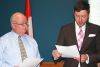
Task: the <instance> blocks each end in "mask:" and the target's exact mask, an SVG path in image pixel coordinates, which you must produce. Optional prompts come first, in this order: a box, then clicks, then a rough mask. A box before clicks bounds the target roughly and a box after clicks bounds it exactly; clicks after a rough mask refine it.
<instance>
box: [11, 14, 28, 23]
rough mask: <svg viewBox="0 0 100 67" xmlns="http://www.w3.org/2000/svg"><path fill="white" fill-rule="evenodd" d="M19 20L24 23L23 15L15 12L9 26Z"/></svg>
mask: <svg viewBox="0 0 100 67" xmlns="http://www.w3.org/2000/svg"><path fill="white" fill-rule="evenodd" d="M19 19H22V20H24V21H25V22H26V17H25V16H24V14H22V13H21V12H16V13H14V14H13V15H12V16H11V19H10V21H11V24H12V23H15V22H16V21H18V20H19Z"/></svg>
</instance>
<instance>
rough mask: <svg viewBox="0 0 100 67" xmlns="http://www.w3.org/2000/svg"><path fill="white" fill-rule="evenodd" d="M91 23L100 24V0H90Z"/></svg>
mask: <svg viewBox="0 0 100 67" xmlns="http://www.w3.org/2000/svg"><path fill="white" fill-rule="evenodd" d="M89 4H90V19H89V21H90V22H91V23H94V24H97V25H100V0H89Z"/></svg>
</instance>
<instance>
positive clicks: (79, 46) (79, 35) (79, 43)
mask: <svg viewBox="0 0 100 67" xmlns="http://www.w3.org/2000/svg"><path fill="white" fill-rule="evenodd" d="M83 38H84V34H83V31H82V29H81V28H80V31H79V33H78V37H77V41H78V48H79V50H80V49H81V46H82V43H83Z"/></svg>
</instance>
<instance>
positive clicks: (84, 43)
mask: <svg viewBox="0 0 100 67" xmlns="http://www.w3.org/2000/svg"><path fill="white" fill-rule="evenodd" d="M88 35H89V23H87V24H86V30H85V36H84V39H83V43H82V47H81V50H80V52H84V50H85V49H86V48H87V46H88V45H87V44H86V43H88V42H89V41H88Z"/></svg>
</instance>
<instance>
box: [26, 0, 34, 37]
mask: <svg viewBox="0 0 100 67" xmlns="http://www.w3.org/2000/svg"><path fill="white" fill-rule="evenodd" d="M25 16H26V18H27V24H28V30H27V32H26V34H28V35H30V36H32V37H33V27H32V10H31V4H30V0H26V3H25Z"/></svg>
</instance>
